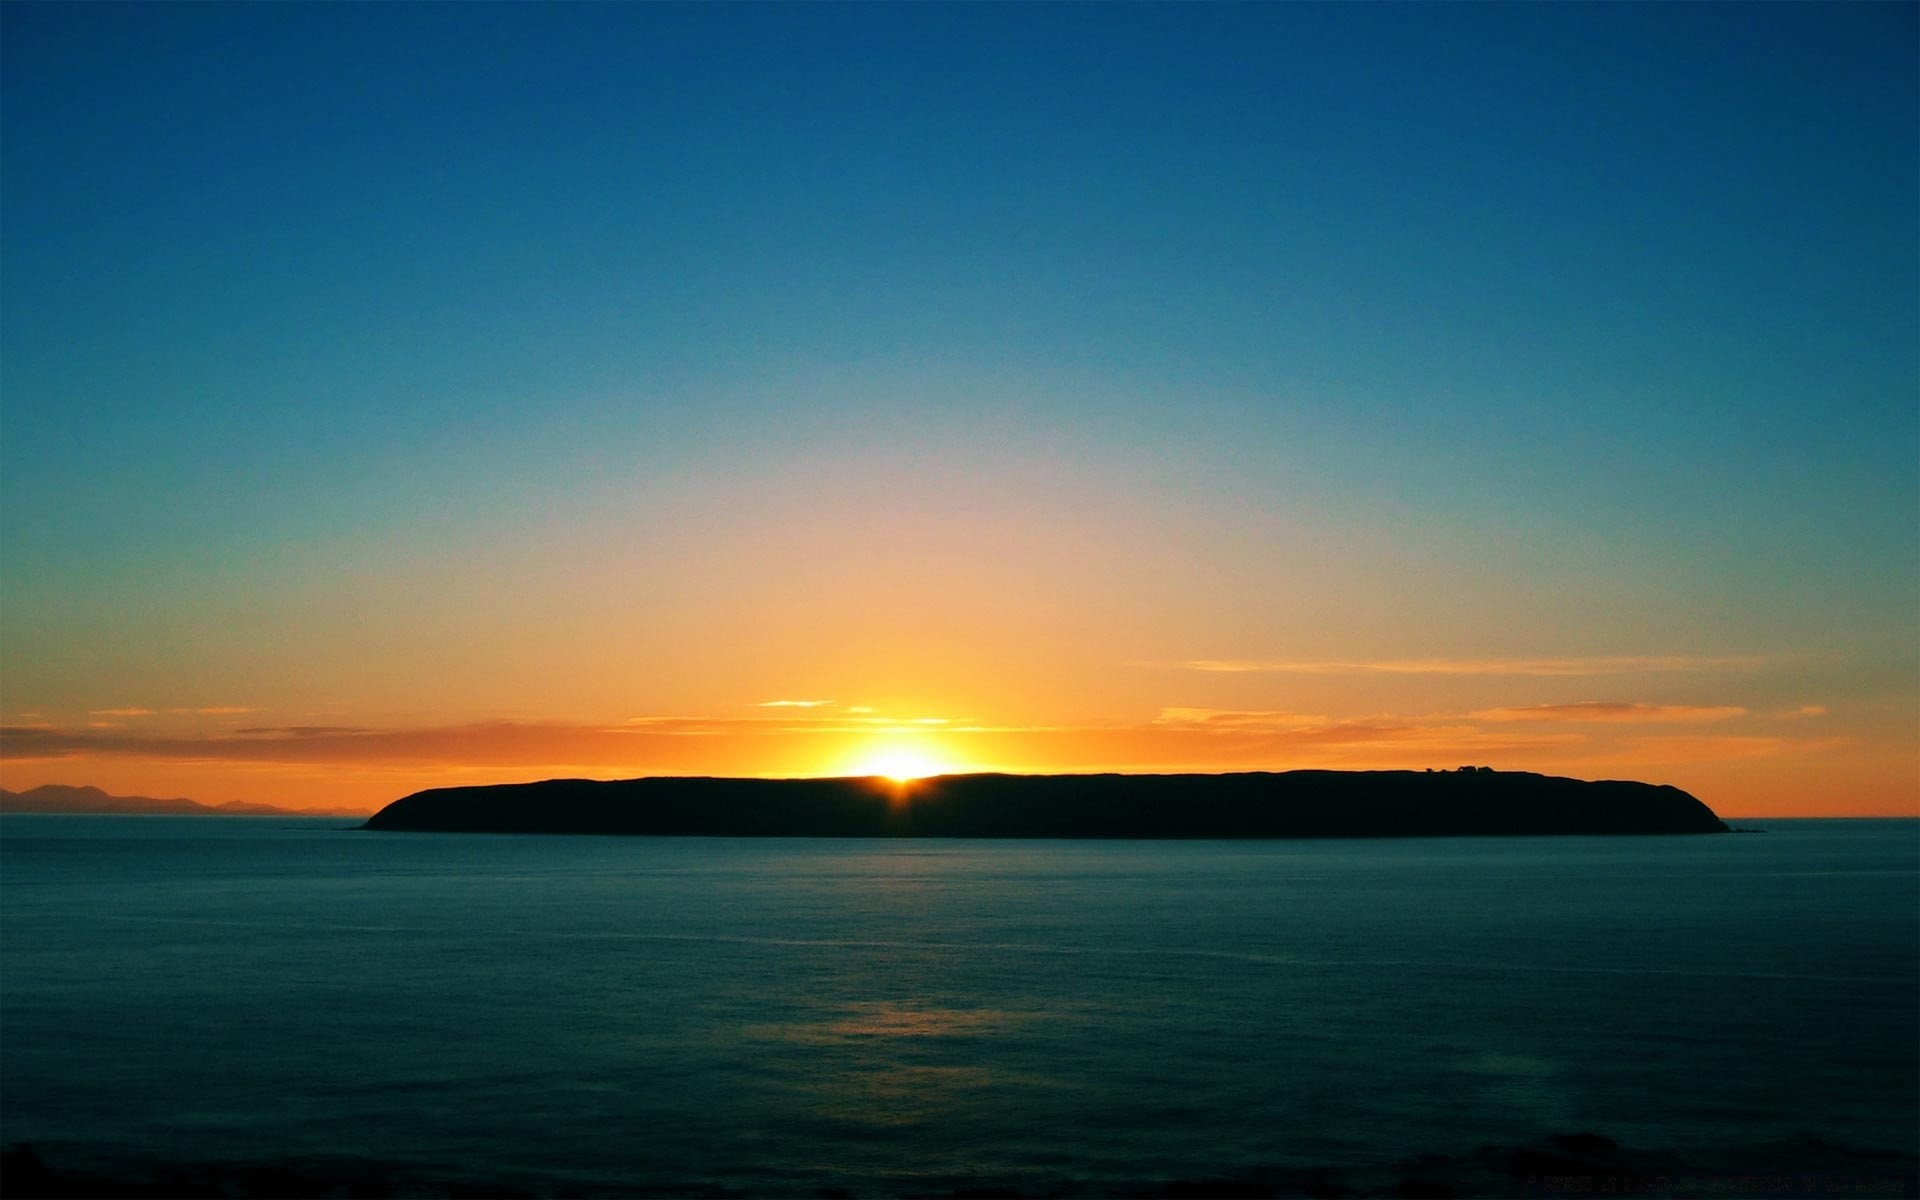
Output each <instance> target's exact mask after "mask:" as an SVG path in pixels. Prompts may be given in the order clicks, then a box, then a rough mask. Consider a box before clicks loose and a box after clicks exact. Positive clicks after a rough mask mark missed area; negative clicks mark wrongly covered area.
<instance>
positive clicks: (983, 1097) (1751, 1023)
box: [0, 816, 1920, 1196]
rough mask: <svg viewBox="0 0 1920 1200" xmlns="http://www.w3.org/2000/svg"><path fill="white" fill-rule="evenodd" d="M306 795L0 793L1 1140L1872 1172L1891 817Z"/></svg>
mask: <svg viewBox="0 0 1920 1200" xmlns="http://www.w3.org/2000/svg"><path fill="white" fill-rule="evenodd" d="M350 824H351V822H345V821H340V820H310V819H277V818H168V817H58V816H8V817H5V818H0V1142H4V1143H5V1144H6V1145H8V1146H10V1147H16V1148H17V1147H19V1146H22V1145H28V1146H31V1147H32V1160H31V1162H30V1163H29V1166H31V1167H32V1169H34V1170H39V1169H40V1168H41V1167H46V1168H47V1169H49V1170H51V1171H53V1172H54V1175H55V1177H56V1178H58V1177H60V1173H62V1172H66V1173H68V1174H69V1175H70V1176H71V1177H72V1178H79V1179H82V1180H85V1179H92V1180H94V1181H96V1182H98V1181H99V1180H103V1179H113V1180H118V1181H120V1182H122V1183H125V1182H126V1181H128V1180H149V1181H151V1180H154V1179H159V1180H161V1181H162V1182H161V1183H160V1184H156V1185H154V1186H156V1187H158V1188H159V1190H163V1191H164V1190H166V1184H165V1180H167V1179H169V1178H171V1179H173V1180H174V1181H175V1185H174V1186H175V1187H176V1189H177V1190H192V1189H193V1188H194V1187H200V1186H206V1187H212V1186H215V1185H216V1184H217V1185H218V1186H219V1187H220V1188H222V1189H224V1190H228V1191H233V1190H235V1189H238V1190H240V1191H245V1190H247V1188H248V1187H249V1186H250V1185H248V1184H247V1183H246V1182H245V1181H246V1180H249V1179H251V1180H253V1181H255V1184H257V1185H258V1187H259V1188H260V1189H261V1190H271V1188H270V1187H269V1186H268V1184H265V1183H260V1182H259V1181H260V1180H265V1179H270V1178H278V1179H281V1180H282V1183H283V1184H284V1183H285V1180H286V1179H292V1180H294V1181H295V1182H294V1183H293V1184H292V1185H287V1186H283V1187H282V1189H281V1190H282V1191H283V1192H285V1191H286V1190H287V1189H288V1187H289V1186H290V1187H291V1190H292V1191H293V1192H294V1193H296V1194H297V1193H298V1192H300V1191H301V1190H303V1185H302V1181H304V1185H305V1186H306V1187H309V1188H312V1187H317V1186H319V1185H318V1184H315V1183H314V1181H316V1180H322V1181H332V1182H328V1183H327V1186H328V1187H330V1188H331V1187H334V1186H335V1184H336V1183H337V1181H339V1180H342V1179H345V1180H348V1181H349V1183H348V1184H345V1185H340V1186H343V1187H345V1188H346V1190H347V1191H353V1189H354V1188H355V1187H358V1188H359V1191H358V1192H356V1193H355V1194H378V1193H379V1192H380V1191H381V1190H383V1189H384V1190H388V1191H401V1192H407V1191H408V1190H409V1189H411V1194H457V1193H461V1192H462V1191H465V1192H467V1193H469V1194H471V1193H475V1192H478V1193H480V1194H504V1193H509V1192H517V1193H519V1194H530V1195H550V1194H576V1195H631V1194H649V1195H652V1194H665V1195H672V1194H712V1195H740V1194H744V1195H792V1196H837V1195H853V1196H869V1195H876V1196H877V1195H901V1194H914V1195H965V1194H972V1195H983V1194H1007V1195H1089V1196H1098V1195H1107V1194H1120V1195H1141V1194H1164V1193H1168V1192H1175V1193H1177V1192H1180V1191H1181V1190H1182V1189H1186V1191H1187V1193H1188V1194H1206V1193H1208V1192H1214V1193H1220V1194H1228V1193H1231V1194H1248V1195H1252V1194H1264V1193H1265V1192H1278V1193H1283V1194H1284V1193H1294V1194H1301V1193H1311V1192H1314V1191H1315V1190H1316V1189H1318V1190H1319V1192H1321V1193H1323V1194H1337V1193H1339V1192H1341V1191H1346V1192H1349V1193H1359V1194H1370V1193H1372V1192H1374V1191H1376V1190H1380V1189H1390V1188H1394V1187H1398V1188H1400V1189H1402V1190H1403V1191H1406V1189H1409V1188H1411V1189H1414V1190H1413V1191H1406V1194H1434V1195H1438V1194H1447V1192H1448V1191H1449V1190H1455V1191H1471V1192H1475V1193H1478V1192H1481V1191H1494V1192H1501V1191H1510V1192H1512V1193H1513V1194H1522V1193H1525V1192H1528V1191H1529V1190H1530V1189H1531V1190H1534V1191H1545V1192H1553V1191H1555V1190H1556V1189H1558V1190H1561V1191H1564V1190H1568V1189H1569V1188H1571V1189H1572V1190H1580V1186H1579V1180H1580V1179H1581V1178H1583V1177H1584V1178H1586V1179H1587V1180H1588V1183H1589V1184H1590V1185H1591V1187H1593V1188H1601V1189H1603V1190H1604V1188H1605V1187H1606V1186H1608V1185H1607V1184H1606V1183H1605V1180H1606V1179H1609V1178H1610V1179H1612V1180H1613V1183H1612V1185H1611V1186H1613V1188H1614V1190H1616V1191H1617V1190H1628V1191H1631V1190H1634V1189H1636V1188H1638V1189H1639V1190H1643V1191H1654V1192H1666V1193H1672V1192H1680V1193H1687V1192H1716V1191H1717V1192H1721V1193H1724V1194H1738V1193H1740V1192H1741V1191H1742V1189H1745V1190H1746V1191H1760V1192H1768V1191H1771V1192H1773V1193H1775V1194H1809V1193H1811V1192H1840V1191H1849V1190H1851V1191H1855V1192H1860V1193H1862V1194H1885V1193H1887V1192H1888V1191H1892V1192H1895V1193H1911V1192H1913V1191H1914V1190H1915V1189H1916V1184H1915V1171H1916V1162H1917V1161H1920V1158H1917V1156H1920V1132H1916V1131H1917V1130H1920V822H1913V821H1762V822H1749V823H1746V824H1749V825H1752V826H1754V827H1757V828H1759V829H1761V830H1763V831H1764V832H1761V833H1753V834H1732V835H1719V836H1673V837H1613V838H1598V837H1560V838H1486V839H1477V838H1450V839H1380V840H1340V841H1275V842H1076V841H1062V842H1037V841H959V840H955V841H935V840H927V841H848V840H832V839H786V840H771V839H769V840H761V839H737V840H736V839H711V838H681V839H668V838H610V837H579V836H571V837H569V836H500V835H477V834H474V835H469V834H451V835H443V834H397V833H386V834H382V833H372V832H366V831H360V830H355V829H352V828H350V827H349V826H350ZM1555 1139H1557V1140H1555ZM1529 1155H1531V1156H1532V1157H1528V1156H1529ZM12 1162H13V1168H12V1169H13V1171H14V1176H13V1184H12V1185H11V1186H10V1187H9V1192H10V1194H19V1192H20V1188H21V1187H23V1186H25V1185H24V1184H22V1183H21V1182H20V1181H21V1180H23V1179H25V1178H26V1176H25V1175H24V1174H22V1172H23V1171H25V1170H26V1169H27V1168H26V1167H22V1166H21V1165H20V1164H21V1162H22V1159H21V1158H20V1156H19V1155H18V1154H17V1153H16V1155H14V1156H13V1158H12ZM274 1171H279V1172H282V1173H283V1174H282V1175H281V1176H271V1175H270V1173H271V1172H274ZM88 1172H92V1173H93V1174H92V1175H88V1174H87V1173H88ZM167 1172H172V1173H173V1174H172V1175H168V1174H167ZM192 1172H200V1174H197V1175H195V1174H192ZM248 1172H253V1174H251V1175H250V1174H248ZM288 1172H291V1173H292V1174H290V1175H288V1174H285V1173H288ZM303 1172H304V1174H302V1173H303ZM74 1173H78V1174H74ZM353 1180H358V1181H360V1182H359V1183H358V1184H354V1183H352V1182H351V1181H353ZM1595 1180H1599V1181H1600V1182H1594V1181H1595ZM181 1181H187V1182H181ZM235 1181H240V1182H237V1183H236V1182H235ZM1420 1188H1426V1189H1427V1191H1425V1192H1424V1193H1422V1192H1420V1191H1419V1190H1418V1189H1420ZM1235 1189H1238V1190H1237V1191H1236V1190H1235ZM343 1194H344V1193H343ZM1388 1194H1391V1191H1389V1193H1388Z"/></svg>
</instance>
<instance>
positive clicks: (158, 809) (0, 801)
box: [0, 783, 364, 817]
mask: <svg viewBox="0 0 1920 1200" xmlns="http://www.w3.org/2000/svg"><path fill="white" fill-rule="evenodd" d="M363 811H364V810H363ZM0 813H102V814H115V815H121V816H183V817H223V816H224V817H340V816H359V815H360V814H359V813H356V812H350V811H341V810H328V811H324V812H321V811H308V810H305V809H293V808H280V807H278V806H277V805H272V804H257V803H254V802H252V801H248V800H229V801H227V802H226V803H224V804H202V803H200V802H199V801H198V800H187V799H182V798H179V797H175V798H172V799H165V800H161V799H155V798H154V797H152V796H114V795H110V794H108V793H107V792H105V791H102V790H101V789H99V788H97V787H84V786H82V787H75V786H71V785H68V784H62V783H47V784H42V785H41V786H39V787H37V788H29V789H27V790H26V791H24V792H10V791H7V790H6V789H5V788H0Z"/></svg>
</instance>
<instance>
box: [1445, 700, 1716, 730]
mask: <svg viewBox="0 0 1920 1200" xmlns="http://www.w3.org/2000/svg"><path fill="white" fill-rule="evenodd" d="M1746 713H1747V710H1746V709H1744V708H1740V707H1737V706H1735V705H1730V704H1722V705H1696V704H1627V703H1614V702H1609V701H1600V700H1593V701H1587V702H1584V703H1580V704H1528V705H1523V706H1520V707H1517V708H1488V709H1482V710H1481V711H1479V712H1476V713H1470V714H1468V715H1469V716H1471V717H1473V719H1474V720H1476V721H1618V722H1632V723H1645V724H1660V723H1675V722H1686V723H1693V722H1707V721H1726V720H1730V719H1732V718H1734V717H1743V716H1745V715H1746Z"/></svg>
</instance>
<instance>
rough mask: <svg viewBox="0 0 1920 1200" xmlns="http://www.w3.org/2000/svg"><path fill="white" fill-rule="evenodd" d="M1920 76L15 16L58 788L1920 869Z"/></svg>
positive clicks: (19, 495)
mask: <svg viewBox="0 0 1920 1200" xmlns="http://www.w3.org/2000/svg"><path fill="white" fill-rule="evenodd" d="M1917 25H1920V7H1916V6H1914V5H1911V4H1884V5H1882V4H1847V5H1817V6H1801V5H1793V4H1766V5H1710V4H1691V5H1620V6H1615V5H1606V4H1589V5H1530V6H1506V5H1494V4H1480V5H1460V6H1455V5H1445V4H1438V5H1421V6H1400V5H1393V4H1377V5H1375V4H1369V5H1331V6H1317V5H1309V4H1297V5H1296V4H1284V5H1282V4H1275V5H1259V6H1238V5H1224V4H1223V5H1178V6H1156V5H1123V6H1103V5H1070V6H1069V5H1063V6H1054V5H990V6H944V5H903V6H866V5H862V6H847V7H841V6H833V5H792V6H765V7H762V6H751V5H714V6H679V5H604V4H596V5H567V4H541V5H532V4H527V5H511V4H506V5H499V4H496V5H459V4H447V5H431V6H412V5H404V4H396V5H299V4H277V5H258V6H242V5H214V6H201V5H194V4H167V5H133V6H123V5H114V4H86V5H81V4H10V5H5V6H4V7H0V724H3V725H4V730H3V731H0V784H4V786H6V787H8V788H11V789H15V790H20V789H24V788H27V787H32V786H36V785H38V784H42V783H49V782H57V783H70V784H80V783H87V784H95V785H98V786H102V787H106V788H108V790H110V791H116V792H122V793H137V794H146V795H187V796H191V797H193V798H195V799H200V800H203V801H211V802H218V801H225V800H234V799H246V800H255V801H263V802H268V803H278V804H284V805H289V806H294V807H341V806H346V807H354V808H363V809H371V808H375V807H378V806H379V805H381V804H383V803H386V802H387V801H389V800H392V799H395V798H397V797H399V796H401V795H404V794H406V793H408V792H411V791H413V790H416V789H418V788H423V787H430V786H440V785H444V784H455V783H480V782H500V781H509V780H521V779H533V778H543V777H549V776H561V775H564V776H587V777H597V778H622V777H632V776H639V775H650V774H715V775H765V776H786V775H815V774H855V773H869V772H893V773H899V774H911V773H916V772H926V771H935V770H978V769H993V770H1016V771H1109V770H1117V771H1152V770H1204V771H1222V770H1256V769H1257V770H1284V769H1292V768H1300V767H1337V768H1402V767H1414V768H1420V767H1453V766H1458V765H1463V764H1474V765H1490V766H1494V767H1497V768H1501V769H1516V770H1534V771H1543V772H1548V773H1552V774H1566V775H1575V776H1579V777H1583V778H1636V779H1646V780H1650V781H1654V782H1662V783H1672V784H1676V785H1678V786H1681V787H1684V788H1686V789H1688V790H1689V791H1692V792H1693V793H1694V794H1695V795H1697V796H1699V797H1700V798H1701V799H1702V800H1704V801H1706V802H1707V803H1708V804H1709V805H1710V806H1712V807H1713V808H1714V809H1715V810H1716V811H1718V812H1720V813H1721V814H1722V815H1734V816H1769V815H1772V816H1778V815H1872V814H1880V815H1920V69H1917V66H1916V63H1917V61H1920V50H1916V47H1920V28H1916V26H1917Z"/></svg>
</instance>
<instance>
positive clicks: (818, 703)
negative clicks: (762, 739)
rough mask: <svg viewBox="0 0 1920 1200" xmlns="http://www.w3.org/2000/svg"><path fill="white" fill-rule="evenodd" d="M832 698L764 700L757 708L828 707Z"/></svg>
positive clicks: (831, 702)
mask: <svg viewBox="0 0 1920 1200" xmlns="http://www.w3.org/2000/svg"><path fill="white" fill-rule="evenodd" d="M832 704H833V701H831V700H762V701H761V702H760V703H758V704H756V705H754V707H755V708H826V707H829V706H830V705H832Z"/></svg>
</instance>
